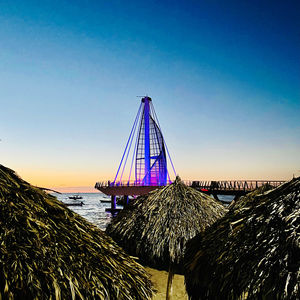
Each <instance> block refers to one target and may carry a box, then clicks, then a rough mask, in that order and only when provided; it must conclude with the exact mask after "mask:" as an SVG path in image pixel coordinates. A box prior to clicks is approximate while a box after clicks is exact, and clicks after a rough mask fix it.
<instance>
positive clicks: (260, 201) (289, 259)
mask: <svg viewBox="0 0 300 300" xmlns="http://www.w3.org/2000/svg"><path fill="white" fill-rule="evenodd" d="M185 258H186V265H185V266H186V271H185V272H186V273H185V281H186V289H187V292H188V294H189V297H190V299H192V300H194V299H299V298H300V178H298V179H295V180H292V181H290V182H288V183H285V184H283V185H281V186H280V187H278V188H276V189H273V190H271V191H269V192H266V193H265V194H262V195H258V196H256V197H255V198H253V199H252V201H250V202H248V205H244V206H241V207H240V208H237V209H231V210H230V211H229V212H228V213H227V215H226V216H225V217H223V218H222V219H220V220H218V221H217V222H216V223H215V224H213V225H212V226H211V227H210V228H208V230H206V232H205V233H203V234H202V233H201V234H199V235H198V236H197V237H195V238H194V239H193V240H191V241H190V242H189V244H188V245H187V250H186V257H185Z"/></svg>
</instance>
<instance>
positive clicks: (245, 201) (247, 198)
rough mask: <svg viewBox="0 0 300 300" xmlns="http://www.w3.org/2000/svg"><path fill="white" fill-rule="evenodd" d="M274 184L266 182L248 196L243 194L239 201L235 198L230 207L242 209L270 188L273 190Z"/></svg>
mask: <svg viewBox="0 0 300 300" xmlns="http://www.w3.org/2000/svg"><path fill="white" fill-rule="evenodd" d="M273 189H274V186H272V185H270V184H264V185H262V186H260V187H259V188H257V189H255V190H254V191H252V192H250V193H248V194H247V195H246V196H242V197H241V198H239V199H238V200H237V201H235V200H233V201H232V202H231V203H230V205H229V206H228V208H229V209H240V208H242V207H245V206H249V205H251V203H252V202H253V201H255V200H256V199H257V196H259V195H262V194H264V193H266V192H268V191H270V190H273Z"/></svg>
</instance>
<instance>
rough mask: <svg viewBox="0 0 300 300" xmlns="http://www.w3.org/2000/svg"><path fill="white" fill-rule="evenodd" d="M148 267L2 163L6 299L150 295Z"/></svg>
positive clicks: (2, 292)
mask: <svg viewBox="0 0 300 300" xmlns="http://www.w3.org/2000/svg"><path fill="white" fill-rule="evenodd" d="M151 295H152V290H151V283H150V281H149V278H148V275H147V274H146V272H145V270H144V268H143V267H142V266H140V265H139V264H137V263H136V262H135V261H134V260H133V259H132V258H130V257H129V256H128V255H127V254H125V253H124V251H123V250H122V249H121V248H120V247H119V246H117V245H116V244H115V242H113V240H112V239H111V238H110V237H108V236H106V235H105V233H104V232H102V231H101V230H100V229H98V228H97V227H96V226H93V225H92V224H90V223H89V222H87V221H86V220H84V219H83V218H82V217H80V216H79V215H77V214H76V213H74V212H72V211H71V210H69V209H68V208H67V207H66V206H65V205H63V204H62V203H61V202H59V201H58V200H57V199H56V198H55V197H52V196H50V195H47V194H46V193H45V192H43V191H42V190H40V189H38V188H34V187H32V186H31V185H30V184H28V183H27V182H25V181H23V180H21V179H20V178H19V177H18V176H17V175H16V174H15V173H14V172H13V171H12V170H10V169H8V168H5V167H4V166H2V165H0V299H1V298H2V299H22V300H23V299H116V300H117V299H150V298H151Z"/></svg>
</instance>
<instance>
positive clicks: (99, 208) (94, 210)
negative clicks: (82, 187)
mask: <svg viewBox="0 0 300 300" xmlns="http://www.w3.org/2000/svg"><path fill="white" fill-rule="evenodd" d="M77 195H79V196H80V197H82V199H78V200H73V199H70V198H69V197H72V196H74V194H69V193H65V194H53V196H55V197H56V198H57V199H58V200H60V201H62V202H63V203H66V204H69V203H70V204H76V203H80V202H83V205H82V206H69V209H71V210H73V211H74V212H76V213H78V214H79V215H81V216H82V217H84V218H85V219H86V220H88V221H89V222H91V223H93V224H95V225H96V226H98V227H99V228H100V229H102V230H105V229H106V227H107V225H108V223H109V222H110V220H111V214H110V213H108V212H106V211H105V209H106V208H110V206H111V204H110V197H109V196H106V195H105V194H103V193H100V192H99V193H78V194H77ZM104 201H105V202H104ZM108 201H109V202H108ZM117 207H118V206H117ZM118 208H122V207H118Z"/></svg>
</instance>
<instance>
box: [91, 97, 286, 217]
mask: <svg viewBox="0 0 300 300" xmlns="http://www.w3.org/2000/svg"><path fill="white" fill-rule="evenodd" d="M133 144H134V146H132V145H133ZM131 150H132V151H131ZM130 154H131V162H130V163H127V161H128V158H129V157H130ZM167 161H168V162H169V165H170V166H171V170H172V171H173V173H174V177H176V171H175V168H174V165H173V162H172V160H171V157H170V154H169V151H168V147H167V144H166V142H165V139H164V137H163V134H162V130H161V128H160V126H159V122H158V119H157V116H156V112H155V110H154V106H153V103H152V99H151V98H150V97H148V96H145V97H143V98H142V100H141V103H140V106H139V109H138V113H137V115H136V118H135V120H134V124H133V127H132V129H131V132H130V135H129V138H128V141H127V144H126V147H125V151H124V153H123V155H122V158H121V162H120V164H119V167H118V170H117V174H116V176H115V178H114V180H113V181H106V182H97V183H96V184H95V188H96V189H98V190H99V191H101V192H102V193H104V194H106V195H109V196H111V208H109V209H107V211H109V212H111V213H112V214H114V213H115V212H117V211H118V209H117V208H116V197H117V196H121V197H123V198H124V200H125V201H124V203H125V205H126V203H128V201H129V198H128V197H129V196H139V195H145V194H148V193H149V192H151V191H153V190H155V189H159V188H162V187H164V186H166V185H168V184H171V183H172V180H171V177H170V174H169V170H168V168H167V165H168V163H167ZM124 178H127V179H126V180H124ZM283 182H285V181H284V180H220V181H201V180H199V181H197V180H193V181H184V183H185V184H186V185H187V186H190V187H192V188H195V189H197V190H199V191H201V192H203V193H205V194H209V195H212V196H213V197H214V198H215V199H216V200H219V201H221V200H220V199H219V197H218V196H219V195H232V196H233V197H234V200H237V199H238V198H239V197H241V196H244V195H246V194H247V193H249V192H251V191H253V190H255V189H257V188H259V187H260V186H262V185H265V184H269V185H271V186H274V187H277V186H279V185H280V184H282V183H283Z"/></svg>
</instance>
